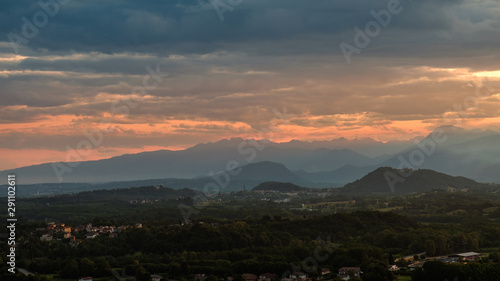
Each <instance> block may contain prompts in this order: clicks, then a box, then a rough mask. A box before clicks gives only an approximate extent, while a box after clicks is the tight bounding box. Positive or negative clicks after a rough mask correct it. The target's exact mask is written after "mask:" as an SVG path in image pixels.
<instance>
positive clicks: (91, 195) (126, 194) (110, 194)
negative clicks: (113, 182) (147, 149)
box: [25, 186, 195, 204]
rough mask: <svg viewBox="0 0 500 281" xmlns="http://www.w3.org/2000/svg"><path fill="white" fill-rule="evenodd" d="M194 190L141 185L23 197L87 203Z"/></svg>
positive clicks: (184, 193) (168, 195) (191, 193)
mask: <svg viewBox="0 0 500 281" xmlns="http://www.w3.org/2000/svg"><path fill="white" fill-rule="evenodd" d="M194 195H195V192H194V191H193V190H191V189H179V190H176V189H172V188H168V187H163V186H142V187H132V188H125V189H109V190H93V191H85V192H81V193H77V194H63V195H57V196H52V197H40V198H31V199H25V200H26V201H31V202H44V203H49V204H50V203H55V202H58V203H62V202H64V203H65V204H72V203H88V202H102V201H130V200H155V199H177V198H180V197H192V196H194Z"/></svg>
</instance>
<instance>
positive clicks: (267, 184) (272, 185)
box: [252, 181, 310, 192]
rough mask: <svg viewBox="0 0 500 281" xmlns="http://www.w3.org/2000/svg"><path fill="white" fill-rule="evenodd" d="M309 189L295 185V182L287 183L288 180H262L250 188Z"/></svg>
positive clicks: (264, 189) (254, 189) (259, 189)
mask: <svg viewBox="0 0 500 281" xmlns="http://www.w3.org/2000/svg"><path fill="white" fill-rule="evenodd" d="M309 189H310V188H306V187H301V186H298V185H295V184H293V183H289V182H275V181H268V182H263V183H261V184H259V185H258V186H256V187H254V188H253V189H252V190H253V191H279V192H299V191H306V190H309Z"/></svg>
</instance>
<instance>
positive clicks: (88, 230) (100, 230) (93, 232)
mask: <svg viewBox="0 0 500 281" xmlns="http://www.w3.org/2000/svg"><path fill="white" fill-rule="evenodd" d="M129 227H132V226H129V225H120V226H114V225H111V226H108V225H103V226H92V224H90V223H89V224H84V225H79V226H76V227H71V226H66V225H65V224H64V223H54V222H49V223H47V226H46V227H42V228H37V229H36V231H37V233H43V234H42V235H41V236H40V240H41V241H52V240H53V239H54V237H55V236H59V237H60V236H62V238H64V239H70V243H72V244H75V246H76V245H78V242H77V241H76V237H79V238H85V239H93V238H96V237H97V236H101V235H107V236H108V237H116V235H117V233H120V232H122V231H123V230H125V229H127V228H129ZM135 227H136V228H142V224H141V223H136V224H135Z"/></svg>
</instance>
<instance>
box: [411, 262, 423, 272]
mask: <svg viewBox="0 0 500 281" xmlns="http://www.w3.org/2000/svg"><path fill="white" fill-rule="evenodd" d="M424 263H425V261H421V262H416V263H412V264H410V265H408V269H409V270H410V271H413V270H415V269H416V268H418V267H422V266H423V265H424Z"/></svg>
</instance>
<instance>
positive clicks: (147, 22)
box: [0, 0, 498, 55]
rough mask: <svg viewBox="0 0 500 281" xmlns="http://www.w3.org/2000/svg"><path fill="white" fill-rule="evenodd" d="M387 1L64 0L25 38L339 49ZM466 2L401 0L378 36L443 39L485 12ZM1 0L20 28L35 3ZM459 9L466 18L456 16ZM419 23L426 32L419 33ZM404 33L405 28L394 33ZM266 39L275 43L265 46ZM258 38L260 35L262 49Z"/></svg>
mask: <svg viewBox="0 0 500 281" xmlns="http://www.w3.org/2000/svg"><path fill="white" fill-rule="evenodd" d="M4 2H5V1H4ZM387 2H388V1H387V0H375V1H366V0H354V1H321V0H319V1H314V2H309V1H299V0H276V1H267V0H266V1H264V0H253V1H243V2H242V4H240V5H238V6H237V7H235V8H234V10H233V11H232V12H230V11H228V12H226V13H225V14H224V19H225V20H224V22H220V20H219V18H218V16H217V13H216V11H215V9H214V7H213V6H212V4H211V3H210V2H209V1H207V0H205V1H201V0H200V1H184V0H183V1H159V0H150V1H133V0H128V1H97V0H91V1H69V2H68V3H67V4H65V5H61V7H60V11H59V13H58V14H57V15H55V16H54V17H53V18H50V21H49V24H48V25H47V26H45V27H42V28H40V33H39V35H38V36H36V37H35V38H33V39H30V41H29V43H28V46H29V47H31V48H33V49H38V48H43V49H48V50H50V51H61V50H63V51H67V50H75V51H77V52H92V51H98V52H104V53H114V52H125V51H134V52H148V53H150V52H153V53H156V54H162V55H168V54H171V53H183V54H189V53H210V52H213V51H216V50H230V51H234V50H244V51H245V52H254V53H266V52H267V53H273V54H280V53H281V54H284V53H289V54H290V53H294V54H297V53H313V52H314V53H318V52H322V53H326V54H338V53H339V51H338V48H337V46H336V45H338V43H340V42H339V40H349V39H350V38H349V37H352V35H351V33H353V27H354V26H360V27H361V28H363V27H364V25H365V24H366V23H367V22H369V21H371V20H373V17H372V16H371V15H370V13H369V12H370V11H371V10H375V11H379V10H381V9H386V6H387ZM484 3H485V5H486V3H488V2H484ZM466 4H467V2H466V1H451V0H441V1H431V0H421V1H411V2H410V1H407V0H401V6H402V7H403V8H404V10H403V12H402V13H401V14H400V15H394V16H393V19H392V21H391V23H390V25H389V26H388V27H387V28H386V30H384V32H386V33H388V32H389V30H395V31H397V32H396V34H394V37H392V38H386V37H384V40H387V42H386V43H390V44H391V45H392V43H394V42H395V41H398V42H400V41H403V42H404V41H406V42H412V41H414V39H415V38H418V39H419V40H423V41H424V42H422V43H424V44H429V43H431V42H430V40H433V41H434V42H433V44H436V43H439V44H444V45H447V43H446V42H444V41H441V42H436V41H435V39H443V37H442V36H443V35H442V34H440V33H439V32H451V31H453V25H454V24H456V21H457V20H458V21H460V20H463V21H465V22H469V23H470V24H472V25H474V24H476V25H477V24H482V23H484V22H485V21H488V20H489V18H488V16H485V12H484V10H481V11H479V12H477V11H476V12H475V13H473V14H472V15H470V16H467V13H466V12H467V11H468V9H467V6H466ZM0 5H2V6H3V7H2V11H3V17H2V20H1V21H0V23H1V26H2V27H3V28H2V30H4V32H8V31H13V32H15V33H20V31H21V30H20V27H21V25H22V21H21V18H22V17H26V18H28V19H30V18H31V17H32V15H33V14H34V13H35V12H36V11H38V10H40V9H41V8H40V7H39V6H38V5H37V4H36V2H34V1H7V3H2V4H0ZM457 7H458V8H457ZM464 9H465V11H463V10H464ZM459 16H460V17H465V18H457V17H459ZM496 20H497V22H498V19H496ZM424 31H425V32H430V33H431V34H429V33H426V34H425V36H422V34H421V32H424ZM408 32H414V33H415V34H414V35H415V36H414V35H412V36H408V35H409V34H408ZM405 33H406V36H401V35H404V34H405ZM5 35H7V34H5ZM429 35H431V36H429ZM304 39H307V41H303V40H304ZM6 41H7V40H6ZM269 41H270V42H275V44H276V45H275V46H274V47H277V46H279V47H280V48H279V49H277V48H272V47H271V46H269V47H266V45H267V44H268V43H269ZM258 42H263V43H264V45H263V46H262V47H263V48H262V49H261V48H260V47H259V45H258V44H257V43H258ZM293 42H295V43H296V44H293ZM285 43H286V44H285ZM318 44H324V45H322V46H321V45H318ZM287 45H288V46H287ZM311 45H312V46H311ZM374 45H375V43H374ZM381 45H384V44H381ZM385 45H386V46H387V45H389V44H385ZM400 51H401V52H402V51H403V50H400Z"/></svg>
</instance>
